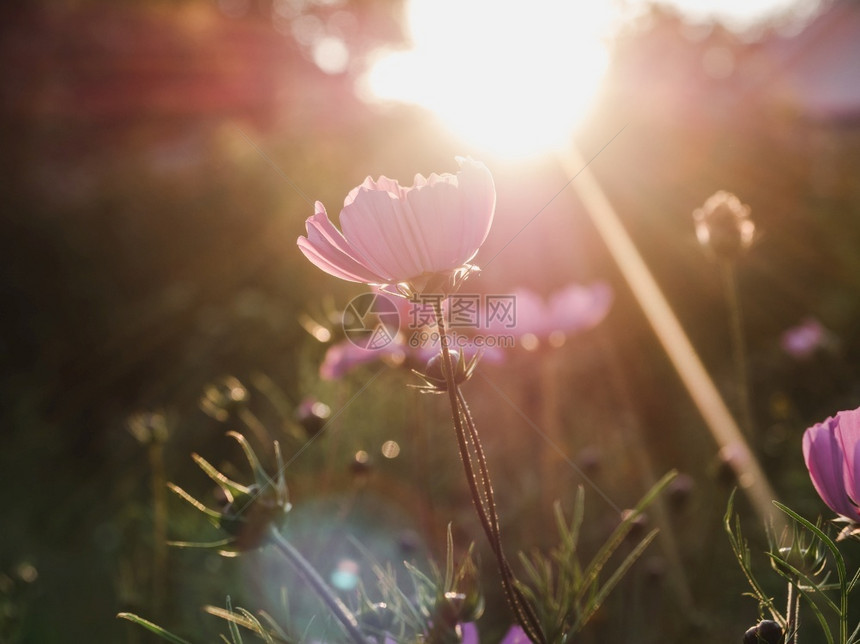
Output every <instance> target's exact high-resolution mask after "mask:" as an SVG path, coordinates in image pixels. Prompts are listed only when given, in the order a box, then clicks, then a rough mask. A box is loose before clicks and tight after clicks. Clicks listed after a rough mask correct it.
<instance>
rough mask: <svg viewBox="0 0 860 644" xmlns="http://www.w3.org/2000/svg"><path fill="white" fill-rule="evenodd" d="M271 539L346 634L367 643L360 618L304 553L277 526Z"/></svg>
mask: <svg viewBox="0 0 860 644" xmlns="http://www.w3.org/2000/svg"><path fill="white" fill-rule="evenodd" d="M269 541H270V543H271V544H272V545H274V546H275V547H276V548H277V549H278V550H279V551H280V552H281V554H282V555H284V557H286V559H287V561H289V562H290V563H291V564H292V565H293V566H294V567H295V569H296V570H297V571H298V573H299V574H300V575H301V576H302V577H303V578H304V580H305V581H306V582H307V583H308V584H309V585H310V586H311V588H313V589H314V592H316V594H317V596H318V597H319V598H320V599H321V600H322V601H323V603H325V605H326V606H328V608H329V610H331V612H332V614H333V615H334V616H335V617H336V618H337V620H338V621H339V622H340V623H341V625H342V626H343V629H344V631H346V634H347V635H349V639H350V640H351V641H352V642H354V643H355V644H367V642H368V640H366V639H365V638H364V635H362V634H361V630H360V629H359V627H358V620H357V619H356V618H355V615H353V614H352V612H351V611H350V610H349V608H347V607H346V605H345V604H344V603H343V602H342V601H341V600H340V599H338V597H337V596H336V595H335V594H334V593H333V592H332V591H331V589H330V588H329V587H328V585H327V584H326V583H325V581H323V578H322V577H320V575H319V573H318V572H317V571H316V570H315V569H314V567H313V566H311V564H310V563H309V562H308V560H307V559H305V558H304V557H303V556H302V554H301V553H300V552H299V551H298V550H296V549H295V547H293V544H291V543H290V542H289V541H287V540H286V539H284V537H283V535H281V533H280V532H278V530H277V529H276V528H275V527H272V528H271V529H270V531H269Z"/></svg>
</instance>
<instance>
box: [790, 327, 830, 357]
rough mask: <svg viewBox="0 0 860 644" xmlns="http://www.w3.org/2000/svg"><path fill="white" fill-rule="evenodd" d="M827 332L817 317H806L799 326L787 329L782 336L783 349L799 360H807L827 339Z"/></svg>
mask: <svg viewBox="0 0 860 644" xmlns="http://www.w3.org/2000/svg"><path fill="white" fill-rule="evenodd" d="M826 334H827V332H826V331H825V330H824V327H823V326H821V322H819V321H818V320H816V319H815V318H806V319H805V320H803V322H801V323H800V324H799V325H797V326H793V327H791V328H790V329H787V330H786V331H785V332H784V333H783V334H782V337H781V338H780V344H781V345H782V349H783V351H785V352H786V353H787V354H788V355H790V356H791V357H793V358H797V359H798V360H806V359H807V358H809V357H811V356H812V354H813V353H815V351H816V350H817V349H818V348H819V347H823V346H824V344H825V341H826Z"/></svg>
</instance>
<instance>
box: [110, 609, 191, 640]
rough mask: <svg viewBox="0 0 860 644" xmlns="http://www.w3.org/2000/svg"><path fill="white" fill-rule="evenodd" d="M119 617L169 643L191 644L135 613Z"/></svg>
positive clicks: (122, 614)
mask: <svg viewBox="0 0 860 644" xmlns="http://www.w3.org/2000/svg"><path fill="white" fill-rule="evenodd" d="M117 617H119V618H120V619H127V620H128V621H130V622H133V623H134V624H137V625H138V626H143V627H144V628H145V629H146V630H148V631H150V632H151V633H155V634H156V635H158V636H159V637H162V638H164V639H166V640H167V641H168V642H173V644H191V643H190V642H189V641H188V640H184V639H182V638H181V637H179V636H178V635H174V634H173V633H171V632H169V631H166V630H164V629H163V628H161V626H158V625H156V624H153V623H152V622H150V621H149V620H147V619H143V617H138V616H137V615H135V614H134V613H118V614H117Z"/></svg>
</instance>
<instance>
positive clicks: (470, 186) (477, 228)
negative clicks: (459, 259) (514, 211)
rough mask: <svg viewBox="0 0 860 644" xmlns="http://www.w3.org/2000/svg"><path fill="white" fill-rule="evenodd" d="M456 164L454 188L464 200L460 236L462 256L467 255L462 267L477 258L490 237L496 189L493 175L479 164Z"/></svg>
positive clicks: (466, 161)
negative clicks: (457, 169)
mask: <svg viewBox="0 0 860 644" xmlns="http://www.w3.org/2000/svg"><path fill="white" fill-rule="evenodd" d="M457 163H459V164H460V172H458V173H457V185H458V187H459V188H460V193H461V195H462V199H463V203H462V207H463V210H464V213H463V219H464V221H465V224H466V228H465V231H464V235H463V242H464V245H465V248H464V250H463V254H465V255H467V258H466V259H464V260H463V263H465V262H468V261H469V260H471V259H472V258H473V257H474V256H475V255H476V254H477V252H478V249H479V248H480V247H481V244H483V243H484V241H485V240H486V239H487V235H488V234H489V233H490V227H491V226H492V224H493V215H494V213H495V210H496V187H495V184H494V183H493V175H492V174H490V171H489V170H488V169H487V166H485V165H484V164H483V163H481V162H480V161H475V160H474V159H471V158H462V157H458V158H457Z"/></svg>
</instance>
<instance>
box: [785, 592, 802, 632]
mask: <svg viewBox="0 0 860 644" xmlns="http://www.w3.org/2000/svg"><path fill="white" fill-rule="evenodd" d="M786 594H787V595H788V599H787V601H786V603H787V606H786V611H785V612H786V615H785V642H786V644H797V629H798V627H799V623H798V616H799V615H798V613H799V611H800V593H798V592H797V590H796V589H795V587H794V582H793V581H790V582H788V591H787V593H786Z"/></svg>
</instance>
